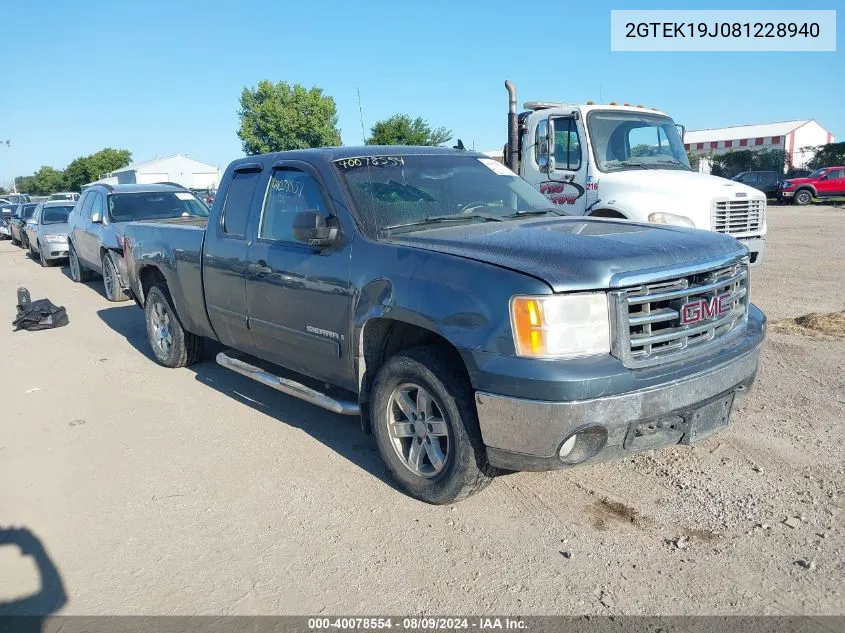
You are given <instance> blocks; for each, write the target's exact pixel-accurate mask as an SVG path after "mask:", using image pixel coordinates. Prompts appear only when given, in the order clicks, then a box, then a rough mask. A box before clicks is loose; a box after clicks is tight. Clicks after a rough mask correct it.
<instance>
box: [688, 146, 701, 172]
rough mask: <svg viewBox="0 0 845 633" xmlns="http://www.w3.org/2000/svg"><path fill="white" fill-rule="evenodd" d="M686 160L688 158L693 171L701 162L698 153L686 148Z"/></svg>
mask: <svg viewBox="0 0 845 633" xmlns="http://www.w3.org/2000/svg"><path fill="white" fill-rule="evenodd" d="M687 160H689V164H690V167H692V170H693V171H698V165H699V163H700V162H701V158H699V156H698V154H696V153H695V152H694V151H692V150H687Z"/></svg>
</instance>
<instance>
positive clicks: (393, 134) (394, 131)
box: [366, 114, 452, 145]
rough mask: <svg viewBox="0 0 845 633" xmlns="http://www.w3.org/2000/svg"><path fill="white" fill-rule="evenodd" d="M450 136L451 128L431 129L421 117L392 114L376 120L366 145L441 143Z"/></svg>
mask: <svg viewBox="0 0 845 633" xmlns="http://www.w3.org/2000/svg"><path fill="white" fill-rule="evenodd" d="M450 138H452V130H448V129H446V128H445V127H439V128H437V129H434V130H433V129H431V126H430V125H429V124H428V121H426V120H425V119H423V118H422V117H417V118H416V119H412V118H411V117H409V116H408V115H407V114H394V115H393V116H392V117H390V118H389V119H385V120H384V121H378V122H377V123H376V124H375V125H374V126H373V127H372V130H371V131H370V138H368V139H367V140H366V143H367V145H442V144H443V143H445V142H446V141H448V140H449V139H450Z"/></svg>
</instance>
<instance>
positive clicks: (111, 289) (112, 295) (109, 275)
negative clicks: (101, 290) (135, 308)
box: [103, 253, 129, 303]
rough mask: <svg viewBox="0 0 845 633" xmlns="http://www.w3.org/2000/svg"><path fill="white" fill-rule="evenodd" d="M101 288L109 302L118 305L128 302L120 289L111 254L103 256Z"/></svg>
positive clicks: (124, 293)
mask: <svg viewBox="0 0 845 633" xmlns="http://www.w3.org/2000/svg"><path fill="white" fill-rule="evenodd" d="M103 286H104V287H105V289H106V299H108V300H109V301H112V302H114V303H118V302H120V301H128V300H129V295H127V294H126V292H124V290H123V288H121V287H120V275H118V274H117V264H115V263H114V257H113V255H112V254H111V253H106V254H105V255H103Z"/></svg>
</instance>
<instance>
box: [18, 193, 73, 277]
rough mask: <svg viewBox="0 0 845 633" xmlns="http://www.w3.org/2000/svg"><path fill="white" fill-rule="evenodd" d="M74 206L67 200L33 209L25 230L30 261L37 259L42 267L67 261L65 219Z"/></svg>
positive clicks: (51, 202)
mask: <svg viewBox="0 0 845 633" xmlns="http://www.w3.org/2000/svg"><path fill="white" fill-rule="evenodd" d="M74 204H75V203H74V202H72V201H69V200H50V201H47V202H42V203H41V204H39V205H38V206H37V207H36V208H35V212H34V213H33V214H32V217H31V218H30V219H29V220H27V222H26V229H25V232H26V238H27V242H28V243H29V256H30V258H31V259H33V260H34V259H36V257H37V258H38V261H39V262H40V263H41V265H42V266H49V265H50V264H52V263H53V262H54V261H56V260H61V259H67V233H68V224H67V218H68V215H69V214H70V212H71V211H72V210H73V206H74Z"/></svg>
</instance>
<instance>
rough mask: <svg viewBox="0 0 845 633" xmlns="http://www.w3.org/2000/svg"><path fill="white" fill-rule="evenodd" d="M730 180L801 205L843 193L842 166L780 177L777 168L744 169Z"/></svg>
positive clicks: (844, 192) (844, 174)
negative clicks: (796, 175) (764, 169)
mask: <svg viewBox="0 0 845 633" xmlns="http://www.w3.org/2000/svg"><path fill="white" fill-rule="evenodd" d="M731 180H733V181H735V182H741V183H742V184H744V185H748V186H749V187H754V188H755V189H759V190H760V191H762V192H763V193H765V194H766V196H767V197H772V198H778V200H780V201H781V202H792V203H793V204H797V205H800V206H804V205H808V204H810V203H811V202H812V201H813V199H814V198H822V199H823V198H837V197H843V196H845V167H843V166H834V167H822V168H821V169H817V170H815V171H813V172H807V175H806V176H802V177H795V178H783V177H782V176H781V174H780V173H779V172H777V171H744V172H742V173H739V174H737V175H736V176H734V177H733V178H731Z"/></svg>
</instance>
